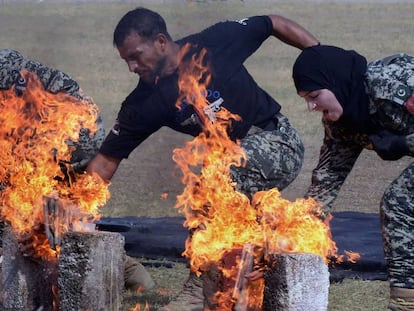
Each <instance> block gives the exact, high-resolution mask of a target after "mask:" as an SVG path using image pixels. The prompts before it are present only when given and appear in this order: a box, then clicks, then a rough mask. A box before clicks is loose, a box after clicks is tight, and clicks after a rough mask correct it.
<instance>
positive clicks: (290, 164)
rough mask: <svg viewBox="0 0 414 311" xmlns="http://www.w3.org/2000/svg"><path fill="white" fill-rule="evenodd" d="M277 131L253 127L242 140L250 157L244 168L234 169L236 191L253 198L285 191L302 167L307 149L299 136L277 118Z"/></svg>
mask: <svg viewBox="0 0 414 311" xmlns="http://www.w3.org/2000/svg"><path fill="white" fill-rule="evenodd" d="M276 117H277V125H276V128H275V129H274V130H271V131H264V130H262V129H260V128H257V127H253V128H252V129H251V130H250V131H249V133H248V134H247V136H246V137H244V138H243V139H242V140H241V146H242V148H243V149H244V151H245V153H246V154H247V164H246V165H245V166H244V167H232V169H231V172H230V173H231V177H232V179H233V180H234V181H235V182H236V183H237V184H236V190H238V191H240V192H242V193H244V194H246V195H247V196H248V197H249V198H252V197H253V195H254V193H256V192H257V191H262V190H269V189H271V188H275V187H277V188H278V189H279V190H280V191H281V190H283V189H284V188H286V187H287V186H288V185H289V184H290V183H291V182H292V181H293V180H294V179H295V178H296V177H297V176H298V174H299V171H300V169H301V167H302V163H303V156H304V146H303V143H302V140H301V138H300V137H299V134H298V132H297V131H296V129H295V128H293V127H292V126H291V125H290V123H289V120H288V119H287V118H286V117H285V116H283V115H281V114H277V116H276Z"/></svg>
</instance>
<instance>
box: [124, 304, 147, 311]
mask: <svg viewBox="0 0 414 311" xmlns="http://www.w3.org/2000/svg"><path fill="white" fill-rule="evenodd" d="M141 310H142V311H150V307H149V304H148V302H146V303H145V307H144V309H142V308H141V305H140V304H139V303H137V304H136V306H135V307H134V308H131V309H129V311H141Z"/></svg>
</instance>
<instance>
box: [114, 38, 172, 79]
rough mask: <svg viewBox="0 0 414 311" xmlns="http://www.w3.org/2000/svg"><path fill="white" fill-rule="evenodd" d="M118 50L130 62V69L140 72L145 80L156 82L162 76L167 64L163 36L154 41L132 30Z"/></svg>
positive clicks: (140, 76) (141, 77)
mask: <svg viewBox="0 0 414 311" xmlns="http://www.w3.org/2000/svg"><path fill="white" fill-rule="evenodd" d="M118 51H119V55H120V56H121V58H122V59H123V60H125V61H126V63H127V64H128V68H129V71H131V72H134V73H136V74H138V75H139V78H140V79H141V80H143V81H144V82H146V83H149V84H155V83H156V81H157V79H158V78H160V77H161V76H162V74H163V71H164V67H165V64H166V53H165V41H164V40H163V38H162V37H159V38H157V39H155V40H154V41H153V40H151V39H146V38H142V37H141V36H140V35H139V34H137V33H136V32H132V33H130V34H129V35H128V36H127V37H126V38H125V40H124V42H123V44H122V45H121V46H118Z"/></svg>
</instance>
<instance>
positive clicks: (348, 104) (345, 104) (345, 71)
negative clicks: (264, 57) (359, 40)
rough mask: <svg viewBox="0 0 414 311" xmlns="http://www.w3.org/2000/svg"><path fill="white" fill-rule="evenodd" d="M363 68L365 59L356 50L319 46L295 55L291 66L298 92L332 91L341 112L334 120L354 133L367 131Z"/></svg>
mask: <svg viewBox="0 0 414 311" xmlns="http://www.w3.org/2000/svg"><path fill="white" fill-rule="evenodd" d="M366 71H367V61H366V59H365V57H363V56H362V55H360V54H358V53H357V52H355V51H352V50H349V51H347V50H343V49H341V48H338V47H335V46H327V45H319V46H313V47H309V48H306V49H304V50H303V51H302V53H301V54H300V55H299V56H298V58H297V59H296V62H295V64H294V66H293V80H294V82H295V87H296V90H297V92H299V91H315V90H319V89H328V90H330V91H331V92H333V93H334V94H335V97H336V99H337V100H338V102H339V103H340V104H341V106H342V108H343V111H344V112H343V115H342V116H341V117H340V118H339V119H338V121H337V122H338V123H340V124H341V125H343V126H345V127H347V128H349V129H351V130H353V131H356V132H367V131H368V130H369V128H368V116H369V98H368V95H367V94H366V93H365V86H364V78H365V73H366Z"/></svg>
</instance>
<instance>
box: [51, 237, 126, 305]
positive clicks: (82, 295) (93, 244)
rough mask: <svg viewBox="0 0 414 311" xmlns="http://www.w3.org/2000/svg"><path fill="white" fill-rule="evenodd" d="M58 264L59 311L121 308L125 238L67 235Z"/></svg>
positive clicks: (63, 239)
mask: <svg viewBox="0 0 414 311" xmlns="http://www.w3.org/2000/svg"><path fill="white" fill-rule="evenodd" d="M61 247H62V248H61V252H60V256H59V263H58V297H59V311H71V310H100V308H102V306H105V310H108V311H118V310H121V307H122V292H123V290H124V261H125V250H124V238H123V236H122V235H121V234H119V233H114V232H103V231H94V232H69V233H67V234H65V235H64V236H63V238H62V246H61Z"/></svg>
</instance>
